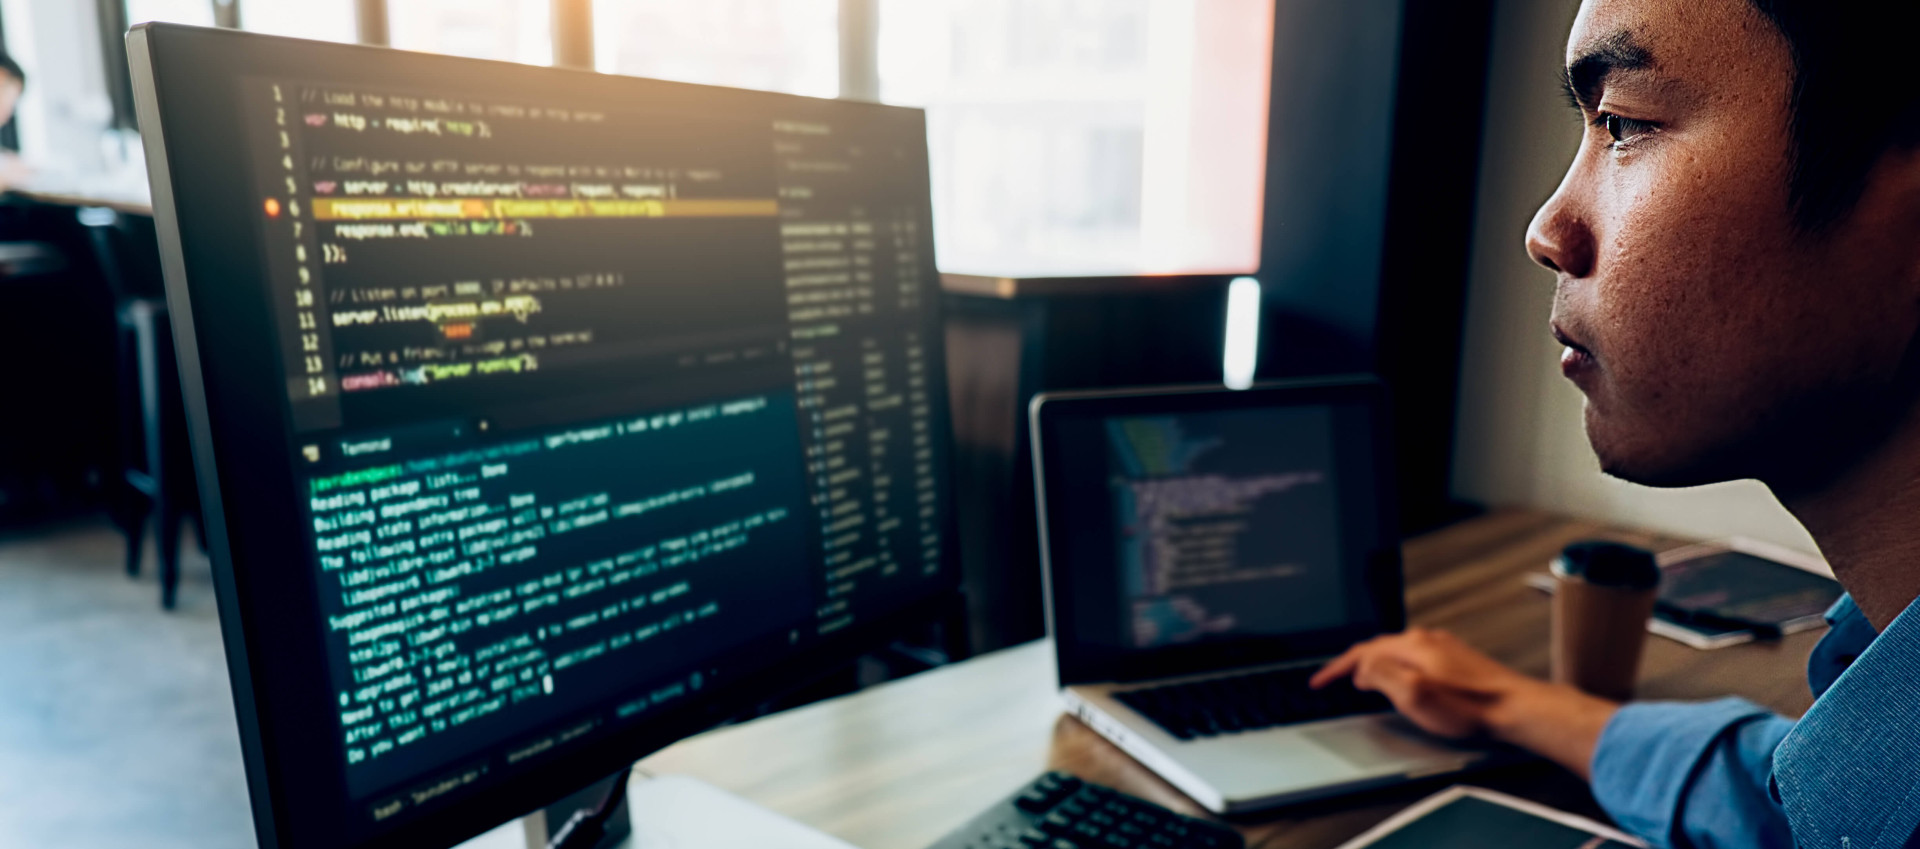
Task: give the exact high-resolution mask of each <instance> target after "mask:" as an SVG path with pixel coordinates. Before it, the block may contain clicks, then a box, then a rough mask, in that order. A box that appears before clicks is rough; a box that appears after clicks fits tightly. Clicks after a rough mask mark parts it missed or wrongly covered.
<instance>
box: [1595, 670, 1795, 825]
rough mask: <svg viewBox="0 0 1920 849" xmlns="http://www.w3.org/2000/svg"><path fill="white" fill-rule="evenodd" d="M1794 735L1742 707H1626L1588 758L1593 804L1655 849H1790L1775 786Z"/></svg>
mask: <svg viewBox="0 0 1920 849" xmlns="http://www.w3.org/2000/svg"><path fill="white" fill-rule="evenodd" d="M1791 730H1793V720H1790V719H1787V718H1786V717H1783V716H1779V715H1776V714H1773V713H1770V712H1768V711H1767V710H1766V709H1764V708H1761V707H1760V706H1758V705H1755V704H1754V703H1752V702H1749V701H1746V700H1745V699H1721V700H1719V701H1713V702H1704V703H1681V702H1642V703H1637V704H1629V705H1626V706H1624V707H1622V708H1620V710H1619V711H1618V712H1616V713H1615V714H1614V715H1613V719H1612V720H1610V721H1608V723H1607V727H1606V729H1605V730H1603V731H1602V732H1601V733H1600V741H1599V744H1598V745H1597V747H1596V748H1595V749H1594V755H1593V795H1594V798H1595V799H1596V800H1598V801H1599V802H1600V806H1601V807H1602V808H1605V809H1606V811H1607V813H1608V814H1610V815H1612V817H1613V819H1614V821H1615V822H1617V823H1619V824H1620V827H1621V828H1622V829H1624V830H1626V831H1628V832H1630V833H1632V834H1634V835H1637V836H1639V837H1641V838H1642V839H1645V840H1646V841H1647V842H1649V843H1651V844H1653V845H1654V846H1656V847H1660V849H1732V847H1769V849H1770V847H1791V846H1792V845H1793V839H1792V836H1791V835H1790V834H1789V833H1788V829H1787V818H1786V813H1785V811H1783V810H1782V809H1781V807H1780V803H1779V802H1778V801H1777V800H1775V798H1774V796H1773V792H1772V784H1771V782H1772V774H1773V750H1774V749H1775V748H1776V747H1778V746H1779V745H1780V741H1781V739H1783V738H1785V737H1786V736H1787V732H1788V731H1791Z"/></svg>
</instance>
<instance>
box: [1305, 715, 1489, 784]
mask: <svg viewBox="0 0 1920 849" xmlns="http://www.w3.org/2000/svg"><path fill="white" fill-rule="evenodd" d="M1303 734H1304V735H1305V736H1306V738H1307V739H1309V740H1312V741H1313V742H1315V743H1317V744H1319V745H1321V746H1323V747H1325V748H1326V749H1327V750H1328V751H1331V752H1333V753H1334V754H1336V755H1339V756H1340V758H1341V760H1344V761H1346V762H1348V763H1350V764H1353V765H1354V766H1355V767H1356V768H1359V769H1361V770H1366V771H1369V772H1371V771H1373V770H1376V769H1380V768H1383V767H1389V766H1394V765H1398V764H1407V763H1418V762H1421V761H1431V760H1434V759H1435V758H1455V759H1459V758H1470V757H1472V756H1473V754H1474V752H1473V751H1472V750H1470V749H1456V748H1453V747H1451V746H1448V745H1446V744H1445V743H1443V742H1440V741H1437V740H1434V739H1433V738H1431V737H1427V736H1426V735H1424V734H1421V733H1420V732H1419V731H1418V730H1417V729H1415V728H1413V727H1411V726H1407V725H1405V724H1404V721H1402V720H1399V719H1387V720H1382V721H1378V722H1343V723H1340V724H1338V725H1329V726H1326V727H1323V728H1314V729H1309V730H1306V731H1304V732H1303Z"/></svg>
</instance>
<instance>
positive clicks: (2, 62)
mask: <svg viewBox="0 0 1920 849" xmlns="http://www.w3.org/2000/svg"><path fill="white" fill-rule="evenodd" d="M0 72H5V73H6V74H7V75H8V76H10V77H13V78H14V79H15V80H18V81H19V82H20V85H21V86H23V87H24V86H25V85H26V84H27V72H26V71H24V70H22V69H21V68H20V63H19V62H15V61H13V57H12V56H8V55H7V54H5V53H0Z"/></svg>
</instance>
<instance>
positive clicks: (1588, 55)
mask: <svg viewBox="0 0 1920 849" xmlns="http://www.w3.org/2000/svg"><path fill="white" fill-rule="evenodd" d="M1651 67H1653V54H1652V53H1651V52H1648V50H1647V49H1646V48H1644V47H1641V46H1640V45H1639V44H1638V43H1637V42H1635V41H1634V40H1633V33H1630V32H1626V31H1624V30H1622V31H1620V32H1616V33H1613V34H1612V35H1609V36H1607V37H1605V38H1602V39H1599V40H1596V41H1593V42H1590V43H1588V44H1587V45H1586V46H1585V47H1584V48H1582V49H1581V51H1580V53H1579V55H1577V56H1575V57H1574V58H1573V61H1571V62H1568V63H1567V67H1566V69H1565V70H1563V71H1561V72H1560V83H1561V85H1562V86H1565V88H1566V91H1567V101H1568V102H1569V103H1571V104H1573V108H1575V109H1586V110H1591V109H1593V108H1594V107H1595V106H1598V105H1599V102H1600V92H1601V90H1602V89H1604V88H1605V87H1606V82H1607V77H1608V76H1610V75H1612V74H1613V73H1615V72H1617V71H1637V70H1640V69H1642V68H1651Z"/></svg>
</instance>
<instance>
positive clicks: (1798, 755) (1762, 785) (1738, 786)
mask: <svg viewBox="0 0 1920 849" xmlns="http://www.w3.org/2000/svg"><path fill="white" fill-rule="evenodd" d="M1914 607H1920V605H1914V606H1912V607H1909V608H1908V610H1907V611H1906V612H1904V613H1902V614H1901V615H1900V617H1899V618H1897V619H1895V620H1894V622H1893V624H1892V625H1890V626H1888V628H1887V631H1886V633H1885V634H1879V635H1876V634H1875V633H1874V630H1873V625H1872V624H1871V623H1869V622H1868V621H1867V618H1866V617H1865V616H1864V615H1862V614H1861V613H1860V609H1859V608H1858V607H1856V606H1854V603H1853V599H1852V598H1850V597H1847V596H1842V597H1841V598H1840V601H1839V602H1838V603H1836V604H1834V606H1833V608H1832V609H1831V610H1828V611H1827V621H1828V622H1829V623H1830V624H1831V625H1832V626H1833V628H1832V630H1831V631H1829V632H1828V633H1827V635H1826V636H1825V637H1824V638H1822V639H1821V640H1820V644H1819V645H1818V646H1816V647H1815V648H1814V651H1813V656H1812V657H1811V658H1810V659H1809V661H1808V664H1807V683H1808V684H1809V685H1810V686H1811V687H1812V689H1813V694H1814V698H1815V701H1814V704H1813V707H1812V708H1811V709H1809V710H1808V711H1807V714H1806V716H1804V717H1802V718H1801V720H1800V721H1799V722H1798V723H1795V722H1794V721H1793V720H1790V719H1787V718H1785V717H1782V716H1778V715H1776V714H1773V713H1770V712H1768V711H1766V710H1765V709H1762V708H1761V707H1759V706H1758V705H1755V704H1753V703H1752V702H1748V701H1746V700H1744V699H1722V700H1720V701H1715V702H1706V703H1677V702H1642V703H1636V704H1630V705H1627V706H1625V707H1622V708H1621V709H1620V711H1619V712H1618V713H1616V714H1615V715H1614V717H1613V719H1612V720H1611V721H1610V722H1608V723H1607V727H1606V730H1604V731H1603V732H1601V734H1600V742H1599V746H1598V747H1597V748H1596V749H1595V750H1594V756H1593V795H1594V797H1595V798H1596V799H1598V800H1599V802H1600V805H1601V807H1603V808H1605V809H1606V810H1607V812H1608V813H1609V814H1612V815H1613V818H1614V820H1615V821H1617V822H1618V823H1619V824H1620V826H1621V828H1623V829H1625V830H1627V831H1630V832H1632V833H1634V834H1636V835H1639V836H1640V837H1643V838H1645V839H1646V840H1647V841H1648V842H1650V843H1652V844H1654V845H1655V846H1658V847H1675V849H1684V847H1694V848H1695V849H1732V847H1742V849H1763V848H1764V847H1794V846H1798V847H1803V848H1804V849H1811V848H1812V847H1832V849H1871V848H1872V847H1883V846H1884V847H1896V849H1897V847H1903V846H1909V845H1920V843H1915V842H1913V841H1914V840H1915V838H1916V837H1920V834H1916V832H1917V831H1920V613H1915V612H1914V610H1913V608H1914Z"/></svg>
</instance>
